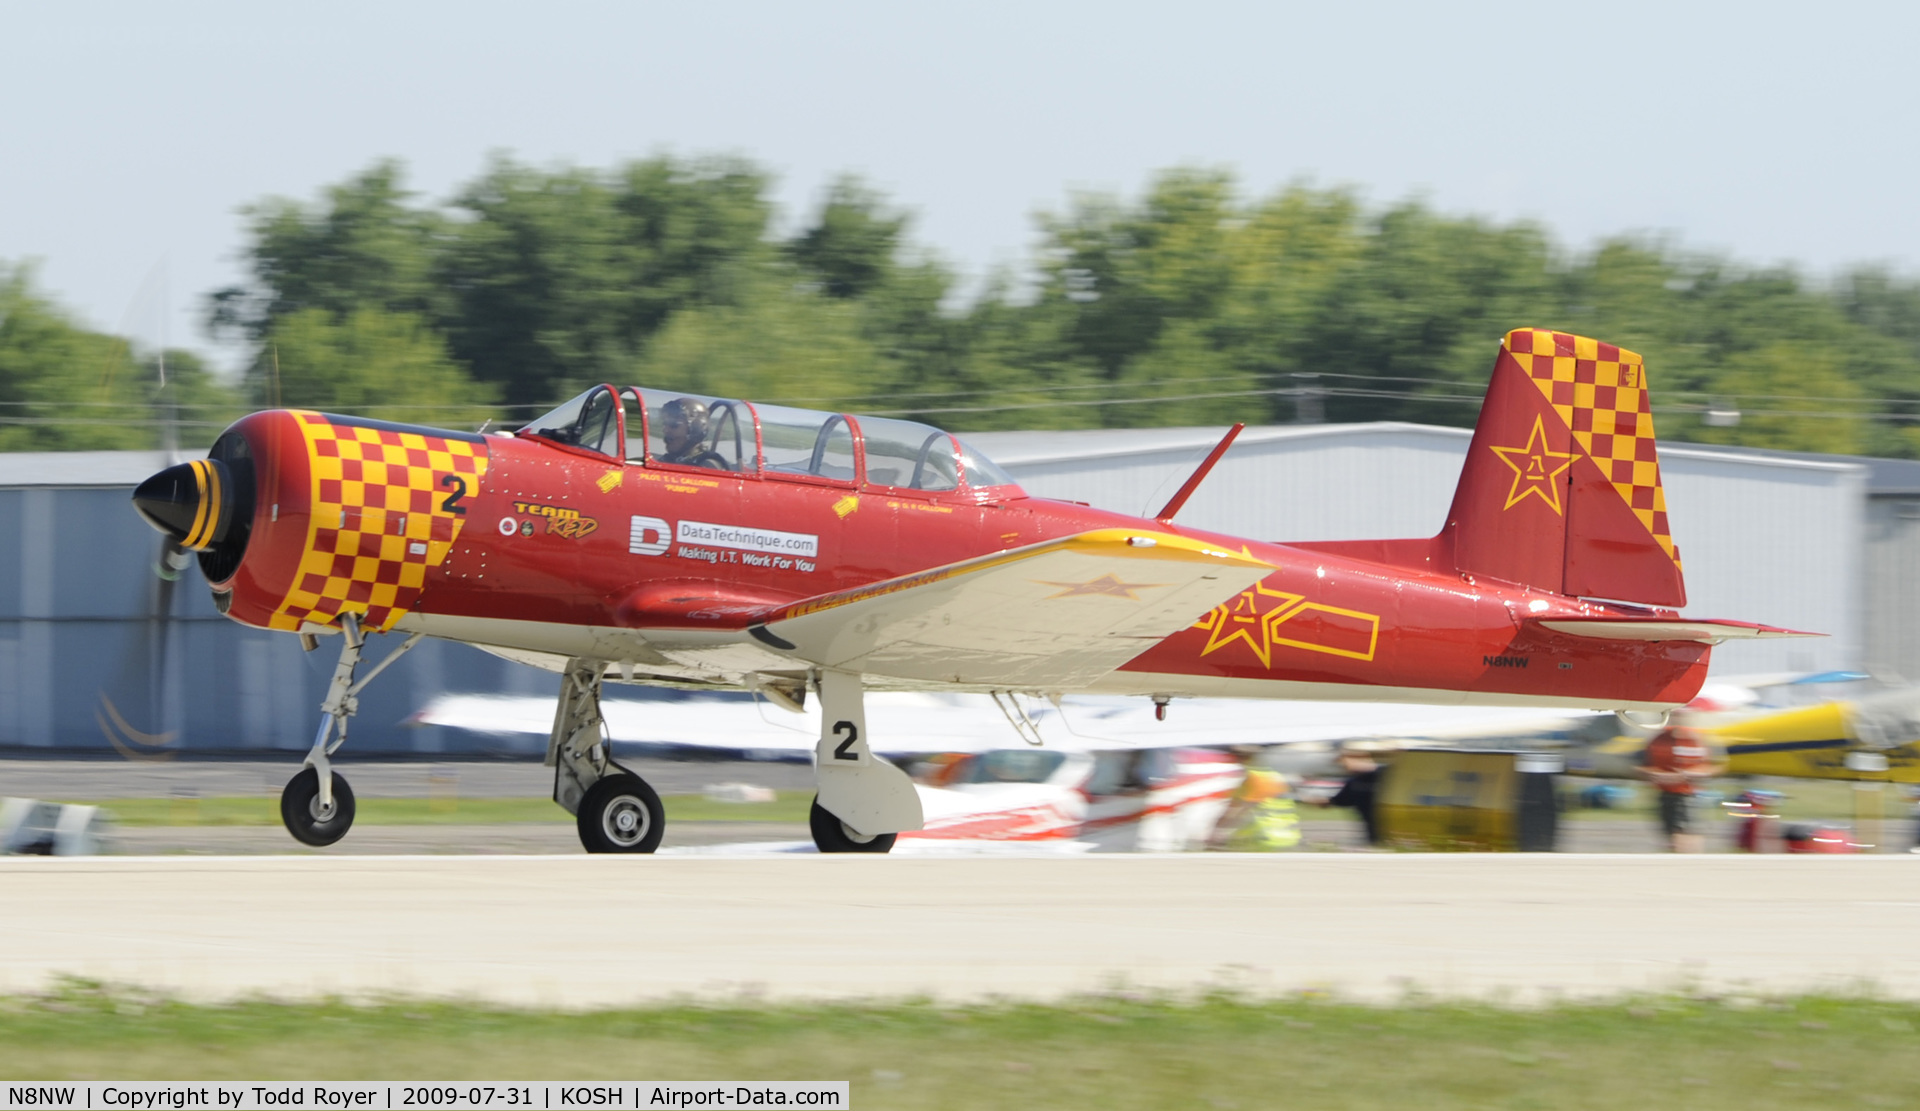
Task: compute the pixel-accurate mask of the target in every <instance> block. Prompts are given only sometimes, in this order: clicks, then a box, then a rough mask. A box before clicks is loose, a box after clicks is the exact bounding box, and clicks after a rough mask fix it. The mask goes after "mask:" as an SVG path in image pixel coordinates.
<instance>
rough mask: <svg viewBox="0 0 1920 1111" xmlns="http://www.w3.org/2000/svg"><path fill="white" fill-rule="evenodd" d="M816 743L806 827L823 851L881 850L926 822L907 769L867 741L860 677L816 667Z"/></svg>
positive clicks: (874, 851) (858, 851) (861, 851)
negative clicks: (814, 791) (888, 759)
mask: <svg viewBox="0 0 1920 1111" xmlns="http://www.w3.org/2000/svg"><path fill="white" fill-rule="evenodd" d="M812 679H813V686H814V689H815V690H816V691H818V692H819V694H820V743H819V744H817V745H815V746H814V750H813V773H814V779H815V781H816V782H817V783H818V784H819V786H820V793H819V794H817V795H815V796H814V798H813V808H812V810H811V812H810V813H809V814H808V815H807V827H808V829H809V830H810V831H811V832H812V833H813V843H814V845H815V846H817V847H818V848H819V850H820V851H821V852H823V853H884V852H888V851H890V850H891V849H892V848H893V843H894V841H895V840H896V839H897V838H898V837H899V834H900V832H901V831H902V830H909V829H919V828H920V827H921V826H922V825H923V824H924V817H923V815H922V813H921V810H920V793H919V792H918V791H916V790H914V789H913V780H911V779H909V778H908V777H907V773H906V772H903V771H901V770H900V769H899V768H896V767H894V766H893V765H892V764H889V763H887V762H886V761H885V760H882V759H880V758H879V757H877V756H875V755H874V754H873V750H872V749H871V748H869V747H868V745H867V712H866V705H865V700H864V698H862V690H861V682H860V676H858V675H855V674H853V673H851V672H846V671H816V672H815V673H814V674H813V676H812Z"/></svg>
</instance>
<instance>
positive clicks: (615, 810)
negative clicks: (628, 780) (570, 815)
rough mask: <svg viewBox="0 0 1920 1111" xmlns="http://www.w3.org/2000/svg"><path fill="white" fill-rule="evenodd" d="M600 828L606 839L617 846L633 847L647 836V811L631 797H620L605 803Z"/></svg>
mask: <svg viewBox="0 0 1920 1111" xmlns="http://www.w3.org/2000/svg"><path fill="white" fill-rule="evenodd" d="M603 813H604V816H603V817H602V819H601V823H600V824H601V826H602V827H603V828H605V829H606V831H607V838H608V839H609V840H611V841H613V842H614V843H615V844H617V845H635V844H638V843H639V842H640V840H641V839H642V838H644V837H645V836H646V835H647V826H648V825H649V824H650V822H649V819H648V815H647V809H646V807H645V806H644V805H642V804H641V802H640V800H639V799H637V798H634V797H633V796H632V795H621V796H620V797H619V798H616V799H613V800H611V801H609V802H608V803H607V808H606V810H605V811H604V812H603Z"/></svg>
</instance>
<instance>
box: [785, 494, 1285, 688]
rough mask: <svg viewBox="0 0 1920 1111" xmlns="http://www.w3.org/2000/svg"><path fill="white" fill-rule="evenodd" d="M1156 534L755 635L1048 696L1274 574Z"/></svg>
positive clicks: (795, 614)
mask: <svg viewBox="0 0 1920 1111" xmlns="http://www.w3.org/2000/svg"><path fill="white" fill-rule="evenodd" d="M1273 570H1274V569H1273V566H1272V565H1271V564H1268V563H1266V562H1264V561H1262V560H1259V559H1255V558H1253V557H1251V556H1248V555H1242V554H1239V553H1235V552H1228V551H1222V550H1221V549H1219V548H1216V547H1213V546H1212V545H1210V544H1207V543H1204V542H1202V541H1198V540H1193V539H1189V538H1187V537H1183V536H1175V535H1172V534H1170V533H1163V532H1145V531H1130V530H1126V529H1099V530H1096V531H1093V532H1085V533H1081V534H1079V535H1077V536H1069V537H1066V538H1064V539H1060V540H1052V541H1048V542H1046V543H1042V544H1034V545H1031V546H1029V547H1025V548H1015V549H1014V550H1012V551H1008V552H1001V553H998V554H995V555H990V556H983V557H981V558H979V559H971V560H966V561H964V562H961V563H955V564H951V565H949V566H946V567H939V568H935V569H933V570H931V571H922V572H920V573H918V574H913V575H906V576H903V577H901V578H897V579H889V580H887V581H885V582H880V583H874V584H873V585H871V586H864V587H860V588H858V589H854V590H845V591H840V592H837V593H834V594H823V595H821V596H819V597H817V598H811V599H808V600H807V601H804V602H797V603H795V604H793V605H791V606H787V607H785V608H784V609H781V610H777V611H775V612H774V613H773V614H771V615H770V616H769V617H768V618H767V620H766V623H765V624H764V625H762V626H756V627H755V628H754V629H753V630H752V631H753V634H754V637H755V638H756V639H757V640H759V641H760V642H761V643H763V644H766V645H768V646H770V647H773V648H776V649H778V650H779V651H781V653H782V654H784V655H789V656H791V657H792V658H794V659H796V660H803V661H805V662H807V663H811V664H814V665H816V666H820V667H828V668H835V669H838V670H842V671H857V672H862V673H865V674H868V675H880V676H890V677H894V678H899V679H912V680H923V681H931V682H940V683H956V684H962V685H971V686H981V687H998V688H1007V689H1014V690H1046V689H1049V688H1060V687H1072V686H1078V685H1081V684H1084V683H1088V682H1091V681H1092V680H1094V679H1097V678H1099V677H1100V676H1102V675H1105V674H1106V673H1108V672H1109V671H1112V670H1113V669H1115V668H1117V667H1119V666H1120V665H1121V664H1124V663H1126V662H1127V661H1128V660H1131V659H1133V658H1134V657H1135V656H1137V655H1139V654H1140V653H1141V652H1144V651H1146V650H1147V649H1148V648H1150V647H1152V646H1153V645H1154V644H1156V643H1158V642H1159V641H1160V640H1162V639H1163V638H1165V637H1167V636H1170V635H1172V634H1173V633H1175V632H1177V631H1179V630H1181V629H1184V628H1186V627H1187V626H1189V625H1191V624H1193V623H1194V621H1196V620H1198V619H1199V618H1200V617H1202V616H1204V615H1205V614H1206V613H1207V612H1208V611H1209V610H1211V609H1212V608H1213V607H1214V606H1217V605H1219V604H1220V603H1222V602H1224V601H1226V600H1227V599H1229V598H1232V597H1233V596H1234V595H1236V594H1238V593H1240V592H1241V591H1243V590H1245V589H1247V588H1248V587H1250V586H1252V585H1253V584H1254V583H1256V582H1259V581H1260V580H1261V579H1263V578H1266V577H1267V576H1268V575H1270V574H1272V573H1273Z"/></svg>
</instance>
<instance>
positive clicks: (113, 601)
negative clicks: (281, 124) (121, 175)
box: [0, 424, 1920, 758]
mask: <svg viewBox="0 0 1920 1111" xmlns="http://www.w3.org/2000/svg"><path fill="white" fill-rule="evenodd" d="M1219 434H1220V433H1219V430H1211V429H1151V430H1138V431H1127V430H1102V431H1088V432H1046V433H1037V432H1036V433H991V434H981V435H977V436H970V437H968V438H969V439H970V440H972V441H973V442H975V443H977V444H978V445H979V446H980V447H981V448H983V449H984V450H985V451H986V452H987V454H988V455H990V456H992V457H993V458H995V459H996V460H997V461H999V462H1001V463H1002V464H1003V465H1006V466H1007V468H1008V469H1009V470H1010V471H1012V472H1013V473H1014V474H1015V475H1016V476H1017V477H1018V478H1019V479H1020V480H1021V481H1022V482H1023V483H1025V484H1026V485H1027V487H1028V489H1029V490H1030V491H1031V492H1033V493H1035V494H1037V495H1041V496H1047V497H1061V498H1071V499H1075V500H1080V501H1086V502H1091V503H1093V504H1095V505H1100V506H1104V507H1107V508H1111V509H1117V510H1123V511H1126V512H1135V513H1140V512H1145V513H1151V512H1153V511H1154V510H1156V509H1158V508H1159V507H1160V506H1161V505H1162V504H1163V503H1165V501H1166V500H1167V498H1168V497H1169V496H1171V494H1172V493H1173V491H1174V490H1176V489H1177V488H1178V487H1179V485H1180V483H1181V481H1182V480H1183V479H1184V478H1185V477H1186V476H1187V475H1188V474H1189V473H1190V472H1191V471H1192V469H1193V467H1194V466H1195V465H1196V464H1197V463H1198V462H1199V460H1200V458H1201V457H1202V456H1203V455H1204V454H1205V453H1206V450H1207V448H1209V447H1211V446H1212V444H1213V443H1214V442H1216V441H1217V439H1218V437H1219ZM1467 439H1468V436H1467V433H1466V432H1464V431H1462V430H1458V429H1450V428H1430V427H1424V426H1417V425H1404V424H1374V425H1324V426H1310V427H1283V428H1261V429H1250V430H1248V432H1247V433H1245V434H1244V435H1243V436H1242V437H1241V439H1240V442H1239V443H1238V444H1237V445H1236V446H1235V448H1234V450H1233V451H1232V452H1230V453H1229V454H1228V455H1227V457H1226V458H1225V459H1224V460H1223V461H1222V462H1221V464H1220V466H1219V468H1218V469H1217V470H1216V472H1215V473H1214V474H1213V475H1212V476H1211V477H1210V478H1209V479H1208V480H1207V482H1206V483H1205V484H1203V485H1202V486H1201V487H1200V490H1199V492H1198V493H1197V494H1196V495H1195V496H1194V498H1193V500H1192V502H1191V503H1189V505H1188V506H1187V508H1186V509H1185V510H1184V511H1183V512H1182V513H1181V515H1180V520H1181V521H1182V522H1183V523H1187V524H1193V525H1198V526H1201V527H1205V528H1210V529H1217V530H1219V531H1222V532H1229V533H1235V534H1239V535H1247V536H1256V537H1260V538H1262V539H1269V540H1308V539H1365V538H1387V537H1395V536H1423V535H1431V534H1433V533H1434V532H1435V531H1437V530H1438V529H1439V527H1440V524H1441V518H1442V517H1443V515H1444V514H1445V512H1446V509H1447V505H1448V503H1449V501H1450V500H1451V499H1452V496H1453V487H1454V483H1455V481H1456V479H1457V478H1458V475H1459V472H1460V464H1461V460H1462V458H1463V456H1464V453H1465V451H1466V447H1467ZM1661 453H1662V460H1663V462H1664V465H1665V475H1666V484H1667V496H1668V501H1669V504H1670V507H1671V509H1672V517H1673V531H1674V537H1675V539H1676V540H1677V541H1678V542H1679V544H1680V548H1681V551H1682V554H1683V556H1684V557H1685V560H1686V565H1687V586H1688V591H1689V593H1690V595H1691V598H1692V604H1690V605H1689V606H1688V607H1687V612H1688V613H1690V614H1694V615H1699V616H1718V617H1733V618H1740V619H1746V620H1754V621H1765V622H1771V623H1776V624H1782V625H1789V626H1792V627H1795V628H1801V629H1811V630H1819V631H1823V632H1827V633H1830V634H1832V636H1831V637H1830V638H1829V639H1826V640H1814V641H1793V642H1783V643H1778V644H1770V645H1736V646H1727V647H1723V648H1722V649H1720V650H1719V651H1718V652H1716V654H1715V670H1716V671H1717V672H1718V673H1721V674H1729V675H1731V674H1742V673H1752V672H1758V671H1771V670H1799V669H1810V668H1828V667H1848V666H1857V665H1859V664H1861V663H1863V662H1875V663H1877V664H1879V665H1881V666H1886V667H1889V668H1892V669H1902V668H1908V667H1910V668H1911V670H1907V671H1906V672H1905V673H1906V674H1909V675H1916V674H1920V660H1916V661H1913V662H1912V663H1909V662H1908V661H1907V658H1906V657H1905V656H1904V655H1903V656H1900V658H1899V659H1891V660H1890V659H1879V660H1875V661H1867V660H1864V659H1863V650H1864V633H1863V628H1865V627H1866V626H1865V623H1864V621H1863V617H1862V612H1863V605H1864V603H1863V597H1864V595H1863V590H1862V586H1861V583H1862V575H1863V573H1864V564H1865V556H1864V552H1865V548H1864V544H1865V540H1864V537H1865V535H1866V533H1867V520H1866V512H1867V498H1866V488H1865V484H1864V478H1863V476H1864V473H1865V470H1864V468H1863V467H1862V466H1860V465H1858V464H1855V463H1849V462H1832V461H1822V460H1818V459H1811V460H1810V459H1804V458H1791V459H1790V458H1780V457H1773V456H1766V455H1759V454H1743V453H1738V452H1721V451H1711V450H1704V449H1696V448H1692V447H1679V446H1673V445H1663V446H1662V448H1661ZM164 465H165V461H164V460H163V459H161V458H160V457H159V456H158V455H155V454H151V453H140V452H112V453H91V452H75V453H63V454H60V455H0V747H7V748H18V747H26V748H42V747H58V748H62V749H68V750H85V751H93V752H100V753H112V752H114V751H115V750H116V748H117V749H120V750H124V751H127V752H130V753H132V754H133V755H135V756H140V757H146V758H151V757H155V756H164V755H165V754H167V753H168V752H171V751H174V750H176V749H183V748H184V749H195V748H200V749H221V750H235V749H271V750H280V751H302V750H304V749H305V748H306V747H307V745H308V744H309V743H310V742H311V738H312V732H313V729H314V726H315V724H316V723H317V721H318V706H319V702H320V698H321V696H322V694H323V693H324V689H325V686H326V681H327V677H328V675H329V674H330V672H331V670H332V667H333V656H334V653H333V652H331V651H328V650H326V649H325V648H323V649H322V650H321V651H319V652H314V653H311V654H309V653H303V652H302V651H301V650H300V646H299V642H298V641H297V640H295V639H294V638H293V637H289V636H285V635H281V634H272V633H265V632H260V631H258V630H250V629H246V628H243V627H241V626H239V625H237V624H234V623H233V622H230V621H228V620H226V619H225V618H223V617H221V616H219V615H218V614H217V613H216V612H215V611H214V609H213V607H212V605H211V603H210V602H209V601H208V596H207V589H206V584H205V582H204V581H203V580H201V579H200V577H199V572H198V570H197V568H196V569H190V570H189V571H188V572H187V573H186V574H185V576H183V578H182V579H181V581H180V583H179V586H178V589H176V590H175V591H174V594H173V604H172V613H171V616H170V617H169V619H168V620H167V621H165V622H164V623H163V622H159V621H155V620H153V619H152V617H151V616H150V614H151V611H152V606H153V597H154V595H153V590H154V582H155V579H154V574H153V565H154V563H155V561H156V559H157V556H158V552H159V544H158V540H157V538H156V537H155V536H154V534H153V532H152V530H150V529H148V528H147V527H146V526H145V525H144V524H142V523H141V522H140V520H139V519H138V518H137V517H136V516H135V515H134V514H133V512H132V511H131V509H130V508H129V506H128V504H127V495H128V493H129V492H130V490H131V489H132V487H133V486H134V484H135V483H137V482H138V481H139V480H140V479H141V478H144V477H145V476H146V475H148V474H151V473H152V472H154V471H156V470H158V469H160V468H161V467H162V466H164ZM1879 504H1880V503H1879V500H1877V499H1876V502H1875V507H1876V510H1877V509H1878V507H1879ZM1914 504H1920V501H1916V502H1915V503H1914ZM1886 512H1887V514H1894V515H1897V514H1895V510H1893V509H1891V508H1889V509H1888V510H1887V511H1886ZM1910 512H1913V513H1914V515H1915V516H1916V517H1920V511H1910ZM1905 520H1906V518H1904V517H1901V518H1898V520H1895V517H1894V516H1886V517H1884V519H1883V518H1882V517H1876V518H1875V526H1876V527H1877V528H1880V529H1881V530H1883V531H1887V532H1889V533H1890V534H1898V536H1896V539H1899V537H1907V538H1908V539H1912V538H1916V537H1920V528H1907V527H1906V526H1905V525H1903V524H1900V523H1899V522H1902V521H1905ZM1875 550H1876V551H1877V552H1882V553H1883V554H1881V555H1879V556H1877V557H1876V558H1877V560H1878V562H1879V563H1880V564H1886V565H1887V566H1886V567H1885V568H1883V570H1885V571H1886V572H1887V573H1890V574H1899V573H1902V572H1904V570H1905V569H1906V568H1909V567H1912V566H1916V565H1920V563H1916V560H1920V557H1916V556H1915V555H1914V554H1913V552H1914V551H1920V547H1916V545H1915V544H1913V543H1904V544H1897V545H1895V546H1891V547H1889V546H1884V545H1883V546H1882V547H1881V548H1876V549H1875ZM1905 581H1906V582H1908V584H1909V585H1911V582H1912V581H1913V576H1911V575H1907V576H1906V578H1905ZM1910 593H1911V591H1910ZM1880 594H1881V592H1880V591H1879V590H1877V589H1876V597H1878V596H1879V595H1880ZM1917 597H1920V596H1917ZM1880 600H1881V601H1884V600H1885V599H1880ZM1896 600H1897V599H1896ZM1902 612H1904V611H1902ZM1888 624H1889V622H1887V621H1885V620H1880V621H1876V622H1875V623H1874V625H1873V627H1874V628H1876V629H1879V628H1881V627H1882V626H1886V625H1888ZM1894 624H1900V622H1898V621H1897V620H1896V621H1895V622H1894ZM1906 624H1907V625H1909V626H1910V625H1911V624H1912V623H1911V622H1906ZM1876 638H1877V640H1886V639H1887V637H1886V636H1882V635H1880V634H1876ZM386 639H387V640H389V641H392V642H397V641H398V639H399V638H386ZM1913 640H1914V638H1913V636H1912V635H1911V634H1910V629H1909V635H1908V636H1907V641H1913ZM162 642H164V643H162ZM1903 645H1904V647H1903ZM385 648H386V646H382V645H379V644H378V643H377V642H376V647H375V650H374V654H375V656H377V655H378V654H381V653H383V652H384V651H385ZM1884 650H1885V651H1889V652H1895V653H1896V654H1898V653H1899V652H1911V653H1920V643H1906V642H1901V643H1900V644H1893V643H1891V642H1889V644H1887V645H1886V646H1884ZM156 658H160V659H163V660H164V666H163V667H159V668H156V667H155V666H154V664H153V662H152V661H153V660H154V659H156ZM556 688H557V680H556V679H555V678H554V677H553V676H551V675H548V674H546V673H544V672H539V671H535V670H534V669H532V668H527V667H521V666H518V665H514V664H509V663H507V662H505V661H503V660H500V659H498V658H496V657H493V656H490V655H487V654H485V653H483V652H480V651H478V650H477V649H473V648H469V647H466V646H464V645H458V644H447V643H443V642H433V641H429V642H426V643H424V644H422V645H421V646H420V647H419V648H418V649H417V650H416V651H415V652H414V653H413V654H412V655H411V656H410V657H409V658H408V659H406V660H404V661H402V662H401V663H400V664H399V665H398V666H397V667H395V668H394V670H393V671H392V672H391V673H390V674H388V675H386V676H384V677H383V678H382V679H381V680H380V682H378V683H375V684H373V685H372V686H370V687H369V688H368V689H367V691H366V693H365V695H364V696H363V699H362V712H361V713H360V714H359V715H358V716H356V717H355V718H354V721H353V730H352V740H351V742H350V744H351V746H352V748H353V749H354V750H355V751H356V752H359V753H375V752H382V751H386V752H417V753H432V752H440V751H455V750H461V751H472V750H473V749H475V748H477V747H478V748H486V747H493V746H509V745H510V746H511V747H510V748H508V749H507V750H508V751H518V752H523V753H524V752H525V751H528V749H529V745H530V744H531V743H532V742H530V741H527V740H525V739H522V740H519V741H514V742H508V741H491V740H487V739H484V738H478V737H473V736H470V735H458V734H455V733H452V732H450V731H443V730H440V729H433V728H426V729H420V728H412V727H409V726H407V725H405V719H406V717H407V715H409V714H411V713H412V712H413V711H414V710H416V709H418V708H419V707H420V706H421V705H422V703H424V702H425V701H426V699H427V698H429V697H431V696H432V695H433V694H435V693H438V692H441V691H460V692H467V691H474V692H479V691H493V692H504V693H526V694H540V695H550V694H551V693H552V692H553V691H554V690H555V689H556ZM533 740H534V741H537V740H538V739H537V738H536V739H533Z"/></svg>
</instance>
